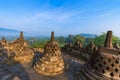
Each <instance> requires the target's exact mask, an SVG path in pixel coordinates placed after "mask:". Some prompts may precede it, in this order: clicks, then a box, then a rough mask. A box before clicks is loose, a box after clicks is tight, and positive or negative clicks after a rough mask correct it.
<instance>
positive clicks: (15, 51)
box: [7, 32, 34, 63]
mask: <svg viewBox="0 0 120 80" xmlns="http://www.w3.org/2000/svg"><path fill="white" fill-rule="evenodd" d="M7 50H8V52H9V55H10V57H11V56H12V58H13V60H14V61H16V62H20V63H26V62H30V61H31V60H32V58H33V56H34V51H33V50H32V49H31V48H30V47H29V45H28V43H27V41H26V40H25V39H24V36H23V32H20V37H19V38H18V39H16V40H15V41H14V42H13V43H11V44H10V45H9V47H8V49H7Z"/></svg>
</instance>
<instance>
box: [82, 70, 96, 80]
mask: <svg viewBox="0 0 120 80" xmlns="http://www.w3.org/2000/svg"><path fill="white" fill-rule="evenodd" d="M82 72H83V74H84V76H85V77H86V78H87V80H88V79H89V80H96V79H94V78H93V77H92V76H91V75H89V74H88V73H87V72H86V71H85V70H84V69H82Z"/></svg>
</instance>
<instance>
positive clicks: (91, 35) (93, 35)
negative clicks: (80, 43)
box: [80, 33, 97, 38]
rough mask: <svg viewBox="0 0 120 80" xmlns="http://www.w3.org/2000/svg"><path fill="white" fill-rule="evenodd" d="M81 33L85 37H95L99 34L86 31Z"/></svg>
mask: <svg viewBox="0 0 120 80" xmlns="http://www.w3.org/2000/svg"><path fill="white" fill-rule="evenodd" d="M80 35H81V36H83V37H85V38H95V37H96V36H97V35H96V34H85V33H81V34H80Z"/></svg>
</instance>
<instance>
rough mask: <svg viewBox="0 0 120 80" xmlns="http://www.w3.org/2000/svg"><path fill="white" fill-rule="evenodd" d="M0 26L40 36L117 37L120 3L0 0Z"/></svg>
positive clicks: (113, 0)
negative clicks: (86, 35)
mask: <svg viewBox="0 0 120 80" xmlns="http://www.w3.org/2000/svg"><path fill="white" fill-rule="evenodd" d="M0 27H4V28H10V29H17V30H22V31H25V32H32V33H36V34H41V35H49V33H50V32H51V31H55V33H56V35H68V34H78V33H93V34H101V33H102V32H106V31H107V30H113V32H114V34H115V35H117V36H120V0H0Z"/></svg>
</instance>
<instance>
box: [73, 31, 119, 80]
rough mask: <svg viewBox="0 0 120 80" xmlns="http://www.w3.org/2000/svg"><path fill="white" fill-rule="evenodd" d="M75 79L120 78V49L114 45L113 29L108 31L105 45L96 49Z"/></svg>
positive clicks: (98, 79)
mask: <svg viewBox="0 0 120 80" xmlns="http://www.w3.org/2000/svg"><path fill="white" fill-rule="evenodd" d="M75 80H120V51H119V50H118V49H116V48H113V46H112V31H108V32H107V36H106V40H105V43H104V46H103V47H101V48H100V49H99V50H94V51H93V53H92V55H91V59H90V60H89V61H88V62H87V63H86V64H85V65H84V66H83V67H82V68H81V69H80V71H79V72H77V73H76V76H75Z"/></svg>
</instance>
